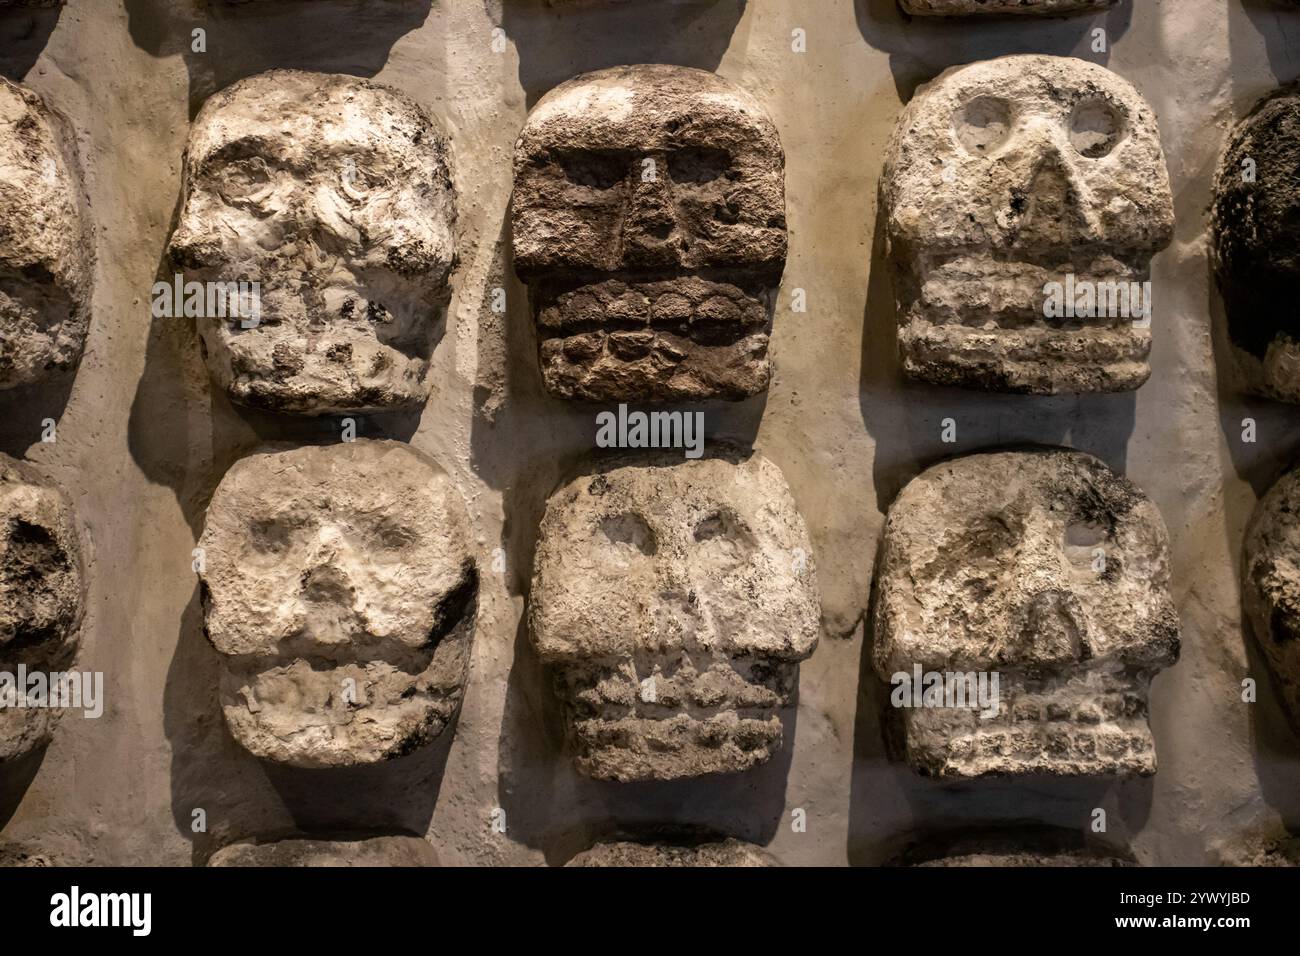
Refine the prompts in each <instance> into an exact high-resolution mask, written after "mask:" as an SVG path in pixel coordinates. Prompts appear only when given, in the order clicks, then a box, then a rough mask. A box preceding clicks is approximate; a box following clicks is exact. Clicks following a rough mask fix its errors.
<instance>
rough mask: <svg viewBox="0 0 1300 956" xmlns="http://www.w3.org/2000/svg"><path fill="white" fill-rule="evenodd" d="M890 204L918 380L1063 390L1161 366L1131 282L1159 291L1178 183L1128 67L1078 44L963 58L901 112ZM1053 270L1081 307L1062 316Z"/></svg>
mask: <svg viewBox="0 0 1300 956" xmlns="http://www.w3.org/2000/svg"><path fill="white" fill-rule="evenodd" d="M881 202H882V208H883V210H884V213H885V217H886V220H885V221H886V225H885V229H886V239H887V248H888V256H889V260H890V263H891V268H892V274H893V281H894V293H895V297H896V299H897V302H898V324H899V330H898V343H899V353H900V358H901V361H902V366H903V371H904V374H906V375H907V376H908V377H909V378H912V379H916V380H919V381H923V382H930V383H933V384H937V385H956V386H962V387H967V388H980V389H987V390H991V391H1003V392H1023V393H1032V394H1055V393H1061V392H1116V391H1125V390H1129V389H1134V388H1137V387H1138V386H1139V385H1141V384H1142V383H1143V382H1145V381H1146V379H1147V378H1148V377H1149V376H1150V374H1151V368H1150V365H1149V364H1148V361H1147V359H1148V355H1149V353H1150V349H1151V332H1150V328H1149V326H1150V321H1149V319H1150V316H1149V314H1148V315H1147V316H1145V317H1142V316H1140V315H1139V314H1138V313H1139V312H1140V309H1139V308H1137V307H1135V306H1134V305H1133V299H1132V297H1133V296H1139V297H1142V296H1145V295H1146V293H1149V291H1150V287H1149V286H1145V287H1144V286H1143V283H1145V282H1147V281H1148V276H1149V272H1150V260H1151V257H1152V256H1153V255H1154V254H1155V253H1156V252H1158V251H1159V250H1160V249H1162V248H1164V247H1165V246H1166V245H1168V243H1169V241H1170V239H1171V238H1172V235H1173V222H1174V215H1173V199H1172V193H1171V191H1170V186H1169V176H1168V172H1167V171H1166V169H1165V161H1164V153H1163V151H1162V149H1161V146H1160V138H1159V132H1158V130H1157V128H1156V120H1155V116H1154V115H1153V114H1152V112H1151V109H1150V108H1149V107H1148V106H1147V104H1146V102H1145V101H1144V100H1143V99H1142V97H1141V96H1139V95H1138V93H1137V91H1136V90H1134V89H1133V87H1132V86H1131V85H1130V84H1129V83H1128V82H1127V81H1125V80H1123V79H1121V78H1120V77H1119V76H1117V75H1116V74H1114V73H1112V72H1110V71H1109V70H1107V69H1106V68H1104V67H1101V66H1098V65H1096V64H1094V63H1087V62H1085V61H1083V60H1077V59H1072V58H1068V57H1050V56H1008V57H1003V58H1001V59H997V60H989V61H985V62H980V63H973V64H970V65H969V66H962V67H956V68H954V69H951V70H949V71H947V72H945V73H943V74H942V75H941V76H939V77H938V78H937V79H936V80H934V81H933V82H931V83H929V84H927V85H925V86H923V87H921V88H920V89H919V90H918V91H917V93H916V96H915V97H914V98H913V99H912V101H911V103H909V104H908V106H907V108H906V109H905V110H904V111H903V114H902V116H901V117H900V118H899V121H898V124H897V126H896V127H895V129H894V134H893V137H892V139H891V141H890V145H889V148H888V151H887V154H886V161H885V168H884V172H883V174H882V177H881ZM1053 285H1056V286H1057V287H1059V288H1061V289H1068V290H1071V291H1070V292H1066V293H1064V295H1070V298H1071V305H1072V307H1071V309H1070V310H1069V314H1068V317H1066V316H1065V315H1055V316H1053V317H1049V316H1052V311H1053V310H1052V309H1051V308H1049V305H1050V304H1051V299H1052V296H1051V294H1050V290H1051V288H1052V286H1053ZM1085 288H1086V289H1090V290H1091V291H1092V293H1093V306H1092V312H1093V313H1094V314H1093V315H1089V314H1088V312H1089V309H1088V301H1087V299H1086V298H1084V297H1083V295H1082V290H1084V289H1085ZM1076 290H1077V291H1076ZM1071 292H1074V293H1075V294H1073V295H1071ZM1058 298H1063V297H1058ZM1139 301H1145V302H1146V304H1147V305H1149V304H1150V300H1149V297H1147V298H1145V299H1140V300H1139ZM1075 304H1078V305H1082V306H1083V307H1084V308H1083V310H1082V313H1080V312H1078V311H1077V310H1076V309H1075V308H1074V307H1073V306H1074V305H1075ZM1125 312H1127V313H1128V314H1127V315H1126V314H1125ZM1112 313H1114V314H1112Z"/></svg>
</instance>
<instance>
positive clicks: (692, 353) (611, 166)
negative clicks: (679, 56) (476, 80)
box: [511, 65, 786, 401]
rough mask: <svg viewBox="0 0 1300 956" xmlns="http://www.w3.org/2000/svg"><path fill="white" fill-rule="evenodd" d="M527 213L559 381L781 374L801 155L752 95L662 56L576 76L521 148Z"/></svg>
mask: <svg viewBox="0 0 1300 956" xmlns="http://www.w3.org/2000/svg"><path fill="white" fill-rule="evenodd" d="M650 164H653V165H652V166H651V165H650ZM651 173H653V175H651ZM511 217H512V223H513V232H514V259H515V271H516V272H517V273H518V274H519V276H520V278H522V279H523V280H524V281H525V282H527V283H528V285H529V289H530V295H531V298H532V305H533V311H534V314H535V316H536V318H537V326H538V333H539V335H540V339H541V342H540V354H541V367H542V378H543V380H544V382H545V384H546V389H547V391H549V392H550V393H551V394H553V395H557V396H559V397H562V398H573V399H585V400H591V401H633V400H641V401H650V400H655V401H660V400H662V401H686V400H692V399H706V398H717V399H741V398H745V397H747V396H750V395H754V394H757V393H758V392H761V391H763V390H765V389H766V388H767V383H768V380H769V378H770V377H771V367H770V365H769V362H768V356H767V345H768V337H769V333H770V331H771V324H772V310H773V302H774V298H775V294H776V287H777V285H778V284H779V283H780V280H781V273H782V270H783V269H784V268H785V255H786V224H785V155H784V153H783V152H782V150H781V142H780V140H779V138H778V137H777V132H776V127H775V126H774V125H773V124H772V121H771V120H770V119H769V118H768V116H767V114H766V112H765V111H764V110H763V108H762V106H760V105H759V103H758V101H757V100H755V99H754V98H753V97H752V96H751V95H750V94H749V93H747V92H745V91H744V90H742V89H740V88H738V87H736V86H735V85H734V84H732V83H730V82H728V81H727V80H724V79H722V78H721V77H720V76H717V75H716V74H713V73H708V72H706V71H704V70H695V69H689V68H686V67H679V66H662V65H650V66H620V67H614V68H612V69H608V70H601V71H599V72H596V73H588V74H584V75H582V76H579V77H576V78H574V79H572V80H569V81H568V82H566V83H562V84H561V85H560V86H558V87H556V88H555V89H554V90H552V91H551V92H550V93H548V94H547V95H546V96H545V97H543V98H542V100H541V102H539V103H538V104H537V106H536V107H535V108H534V109H533V111H532V112H531V113H530V114H529V116H528V122H527V124H526V125H525V126H524V129H523V131H522V132H521V133H520V136H519V141H518V143H517V144H516V146H515V188H514V195H513V198H512V203H511Z"/></svg>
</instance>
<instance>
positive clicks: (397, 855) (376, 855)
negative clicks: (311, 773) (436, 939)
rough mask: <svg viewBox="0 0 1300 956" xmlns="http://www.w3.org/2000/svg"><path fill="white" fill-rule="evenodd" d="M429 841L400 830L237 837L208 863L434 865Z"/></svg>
mask: <svg viewBox="0 0 1300 956" xmlns="http://www.w3.org/2000/svg"><path fill="white" fill-rule="evenodd" d="M438 865H439V863H438V854H437V853H436V852H435V851H434V849H433V847H432V846H431V845H430V844H429V842H428V841H427V840H425V839H423V838H421V837H418V836H407V835H404V834H381V835H378V836H376V835H372V834H364V833H340V834H328V835H324V836H290V837H281V838H278V839H276V838H267V839H254V840H246V841H241V842H239V843H232V844H230V845H229V846H224V847H222V848H221V849H220V850H218V851H217V852H216V853H214V854H212V856H211V857H210V858H209V859H208V866H215V867H231V866H273V867H285V866H290V867H354V866H383V867H393V866H395V867H424V866H438Z"/></svg>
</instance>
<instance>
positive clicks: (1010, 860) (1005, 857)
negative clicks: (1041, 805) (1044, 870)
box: [890, 826, 1137, 867]
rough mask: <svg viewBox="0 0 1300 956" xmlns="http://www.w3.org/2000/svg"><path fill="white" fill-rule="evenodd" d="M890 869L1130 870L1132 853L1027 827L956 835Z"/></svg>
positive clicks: (909, 852) (921, 845) (930, 843)
mask: <svg viewBox="0 0 1300 956" xmlns="http://www.w3.org/2000/svg"><path fill="white" fill-rule="evenodd" d="M890 865H894V866H922V867H970V866H978V867H1044V866H1049V867H1131V866H1137V863H1136V861H1135V860H1134V859H1133V855H1132V853H1131V852H1129V851H1128V850H1127V848H1124V847H1118V846H1110V845H1107V844H1106V843H1103V842H1101V841H1098V840H1094V839H1091V838H1090V836H1089V835H1085V834H1084V833H1082V832H1081V831H1079V830H1066V829H1063V828H1060V827H1044V826H1025V827H1014V828H1006V829H1002V828H994V829H989V830H976V831H958V832H956V833H948V834H942V835H936V836H932V837H929V838H926V839H922V840H921V841H919V842H917V843H914V844H912V845H911V846H909V847H907V848H906V849H905V850H904V851H903V852H902V853H901V854H900V855H899V856H898V857H897V858H896V859H895V860H893V861H891V864H890Z"/></svg>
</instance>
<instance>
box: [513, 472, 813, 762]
mask: <svg viewBox="0 0 1300 956" xmlns="http://www.w3.org/2000/svg"><path fill="white" fill-rule="evenodd" d="M815 573H816V572H815V568H814V565H813V561H812V545H811V543H810V542H809V540H808V532H807V531H806V530H805V528H804V523H803V519H802V518H800V517H799V513H798V512H797V511H796V510H795V503H794V499H793V498H792V497H791V495H790V490H789V487H788V486H787V485H786V482H785V478H784V477H782V475H781V472H780V470H779V469H778V468H777V467H776V466H775V465H774V464H772V463H771V462H770V461H768V460H767V459H766V458H764V457H763V456H762V455H759V454H746V453H743V452H741V451H739V450H736V449H725V448H724V449H718V450H717V452H716V456H715V457H707V458H702V459H698V460H694V461H689V460H683V459H682V458H681V456H680V453H676V454H673V453H665V454H657V455H653V456H649V457H629V456H617V457H614V458H612V459H608V460H605V461H603V462H601V463H600V464H598V465H597V467H596V468H595V469H594V470H593V471H592V472H591V473H589V474H584V475H582V476H580V477H578V478H575V479H573V480H572V481H569V482H568V483H567V484H565V485H564V486H562V487H561V488H559V489H558V490H557V491H556V492H555V493H554V494H553V495H552V496H551V498H550V501H549V502H548V503H547V507H546V515H545V517H544V518H543V519H542V526H541V530H540V532H539V537H538V542H537V558H536V563H535V564H534V574H533V587H532V592H531V597H530V603H529V609H528V613H529V624H530V629H531V632H532V640H533V645H534V647H535V648H536V650H537V653H538V656H539V657H540V658H541V659H542V660H543V661H544V662H545V663H547V664H549V665H550V666H551V668H552V670H553V672H554V677H555V687H556V691H557V693H558V694H559V696H560V698H561V699H562V700H563V702H564V703H565V705H566V725H567V729H568V737H569V742H570V745H571V748H572V750H573V753H574V760H575V762H576V765H577V767H578V769H579V771H581V772H582V773H584V774H587V775H589V776H592V777H596V778H598V779H603V780H618V781H623V782H627V781H633V780H673V779H677V778H681V777H698V776H701V775H703V774H713V773H727V772H732V771H739V770H746V769H748V768H750V767H753V766H755V765H757V764H760V763H763V762H764V761H766V760H769V759H771V757H772V755H773V754H774V753H775V752H776V751H777V750H779V749H780V747H781V741H782V723H781V716H780V713H779V711H780V709H781V708H783V707H786V706H788V705H789V704H790V702H791V699H792V695H793V693H794V690H795V687H796V686H797V685H798V678H799V662H800V661H802V660H804V659H805V658H807V657H808V656H809V655H810V654H812V652H813V649H814V648H815V647H816V646H817V635H818V621H819V617H820V612H821V602H820V598H819V596H818V593H817V588H816V578H815Z"/></svg>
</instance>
